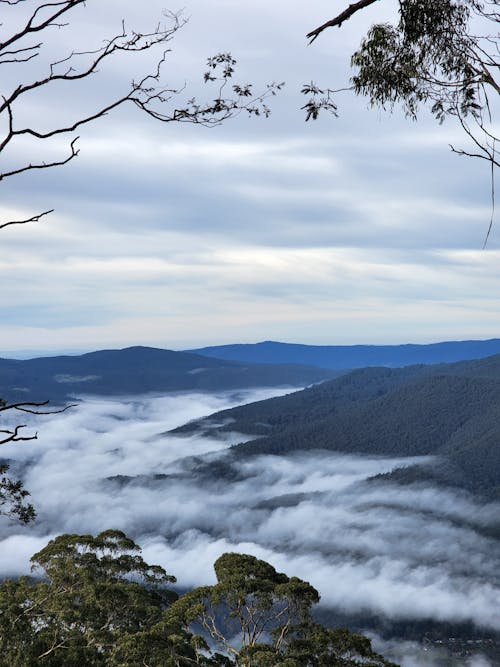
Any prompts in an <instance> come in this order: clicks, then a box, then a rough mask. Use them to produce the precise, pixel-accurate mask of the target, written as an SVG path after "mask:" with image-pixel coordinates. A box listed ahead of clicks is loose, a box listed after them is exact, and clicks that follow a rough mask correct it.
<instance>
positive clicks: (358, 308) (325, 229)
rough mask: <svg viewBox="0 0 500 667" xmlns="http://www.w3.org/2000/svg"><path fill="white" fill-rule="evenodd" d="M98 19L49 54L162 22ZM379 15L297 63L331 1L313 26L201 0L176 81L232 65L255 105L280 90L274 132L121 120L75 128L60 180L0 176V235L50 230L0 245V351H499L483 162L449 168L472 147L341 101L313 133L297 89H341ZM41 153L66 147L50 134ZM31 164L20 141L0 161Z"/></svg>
mask: <svg viewBox="0 0 500 667" xmlns="http://www.w3.org/2000/svg"><path fill="white" fill-rule="evenodd" d="M94 5H95V3H89V4H88V7H86V8H80V9H78V11H77V12H76V13H75V20H74V22H72V24H71V25H70V26H68V29H67V30H60V31H57V38H58V39H60V40H61V43H60V44H57V43H56V41H55V40H54V44H51V48H53V49H54V50H55V49H56V48H58V49H59V52H60V53H62V54H64V55H65V54H66V52H67V50H68V49H69V48H70V44H75V45H78V46H79V47H81V48H84V47H86V46H87V47H88V46H89V45H98V44H99V43H100V40H101V39H102V38H104V37H105V36H108V35H110V34H113V33H114V32H115V31H116V29H117V26H118V27H119V25H120V21H121V18H122V17H123V18H125V19H126V21H127V23H128V24H129V25H131V26H136V27H148V26H151V25H153V24H154V23H155V22H156V20H157V18H158V17H159V16H161V13H162V9H163V7H162V0H152V1H151V2H149V3H148V11H147V15H146V14H145V12H144V9H143V8H141V10H140V11H138V9H137V5H136V3H133V2H131V1H128V0H127V2H123V1H122V2H120V3H118V2H117V1H116V0H110V2H108V3H106V6H105V7H101V6H99V5H96V6H94ZM9 11H10V12H11V13H14V12H15V11H16V10H14V9H11V10H9ZM382 11H383V10H382V9H380V8H378V5H377V9H376V10H375V9H374V10H373V11H371V10H370V11H369V12H368V13H366V14H365V15H362V14H360V15H359V16H358V17H357V18H356V19H355V20H354V19H353V21H350V22H348V23H346V25H345V27H343V29H342V30H341V31H336V32H334V33H333V32H332V33H331V34H325V36H324V37H323V38H321V39H320V40H318V41H317V42H315V44H314V45H313V46H311V47H306V40H305V38H304V35H305V33H306V32H307V30H308V29H310V28H311V26H312V25H314V23H317V22H321V21H322V20H324V19H325V18H326V17H327V16H329V13H330V12H331V3H329V2H326V0H321V1H320V2H318V3H316V4H315V13H314V16H311V8H310V7H308V6H305V5H304V6H302V7H300V6H299V7H296V8H294V12H290V11H289V6H288V4H287V3H285V2H284V0H279V1H277V2H273V3H263V2H259V3H257V5H256V4H255V3H252V4H251V5H249V4H248V3H236V4H235V3H230V2H227V1H225V0H218V1H217V2H211V3H206V2H202V1H201V0H191V2H190V3H189V4H188V5H187V7H186V15H188V16H190V21H189V23H188V24H187V25H186V26H185V27H184V28H183V29H182V30H181V31H179V33H178V34H177V35H176V37H175V39H174V41H173V42H172V44H171V45H172V49H173V51H172V53H171V54H169V55H168V62H167V66H166V68H165V72H164V74H165V78H166V81H167V82H168V83H169V85H172V86H182V85H184V83H185V84H186V96H190V95H191V94H197V95H198V96H199V97H201V98H202V99H203V98H204V97H206V96H207V95H209V92H208V91H207V90H206V87H204V86H203V84H202V83H201V79H202V77H201V75H202V72H203V67H204V60H205V58H206V56H208V55H211V54H213V53H215V52H218V51H221V50H222V51H226V50H231V51H233V53H234V55H235V56H236V57H237V58H238V59H239V62H240V66H239V69H238V74H237V79H238V81H251V82H253V83H254V86H255V89H256V90H258V89H261V88H263V87H265V85H266V84H267V83H268V82H269V81H270V80H273V79H275V80H279V81H281V80H283V79H285V80H286V81H287V85H286V87H285V89H284V90H283V92H282V93H281V94H280V95H279V96H278V97H277V98H276V99H274V100H273V105H272V106H273V115H272V117H271V118H270V119H269V120H255V119H254V120H250V119H245V118H243V117H239V118H238V119H235V120H234V121H232V122H230V123H227V124H225V125H223V126H221V127H219V128H214V129H212V130H207V129H206V128H203V127H192V126H187V125H182V126H179V125H176V124H168V125H166V126H162V125H158V124H155V123H154V122H153V121H152V120H151V119H146V118H143V117H141V116H140V114H138V113H137V112H136V111H137V110H134V109H132V108H130V109H123V110H121V111H120V112H119V113H117V114H115V115H110V116H109V117H107V118H105V119H103V120H102V121H100V122H99V123H97V124H95V125H93V126H89V127H88V128H82V132H81V135H82V136H81V140H80V145H81V154H80V156H79V158H78V160H75V161H74V162H72V163H71V164H70V165H68V166H67V167H65V168H62V169H58V170H53V171H50V172H43V171H42V172H37V173H36V174H31V175H29V174H28V175H25V176H23V177H19V178H12V179H8V180H6V181H5V183H3V184H2V202H1V205H0V217H1V218H2V219H3V218H5V219H10V218H12V217H13V216H22V217H26V216H28V215H29V214H32V213H33V211H38V210H46V209H47V208H52V207H54V208H55V209H56V213H55V214H54V215H53V216H52V217H51V218H50V219H47V220H46V221H45V222H44V223H43V224H40V225H38V226H32V227H30V228H29V229H26V228H15V227H12V228H8V229H7V230H4V231H3V232H2V243H3V244H4V245H3V248H4V252H3V253H2V258H1V260H0V279H1V280H2V284H3V285H4V286H8V289H4V290H2V325H3V326H2V331H1V332H0V350H2V352H3V353H4V354H6V353H8V352H15V351H16V350H21V349H23V348H29V349H31V350H33V349H36V348H38V349H39V350H49V349H58V350H61V349H63V348H70V349H90V348H93V347H97V348H99V347H103V346H104V345H106V346H126V345H130V344H152V345H157V346H160V347H178V348H186V347H198V346H201V345H207V344H213V343H224V342H234V341H236V340H242V341H255V340H259V339H269V338H272V339H282V340H287V341H291V342H297V341H303V342H310V343H331V344H333V343H356V342H365V343H376V342H385V343H391V342H392V343H399V342H403V341H409V340H411V341H414V342H424V341H435V340H439V339H450V338H458V339H463V338H481V337H492V336H496V335H498V331H499V327H500V315H499V314H498V308H497V307H496V305H497V304H496V294H497V293H498V289H497V287H498V285H497V284H498V282H499V279H500V275H499V272H498V265H499V262H498V242H497V236H496V227H494V230H493V236H492V238H491V241H490V244H489V249H488V251H487V252H480V251H479V248H480V246H481V243H482V240H483V237H484V233H485V231H486V228H487V225H488V221H489V215H490V210H489V199H488V188H489V182H488V178H487V173H486V169H484V170H483V169H481V165H480V164H476V163H474V162H472V161H467V160H461V161H460V160H458V158H456V157H454V156H452V155H451V154H449V153H448V152H447V149H446V146H447V144H448V143H454V144H457V145H460V143H461V139H462V137H461V134H460V132H459V131H458V130H457V129H456V128H455V127H453V125H452V124H445V126H444V127H438V126H436V125H435V124H434V123H433V122H432V121H431V120H430V119H428V118H426V117H425V116H424V117H423V118H422V120H421V121H420V122H419V123H418V124H409V123H407V122H406V121H405V120H403V119H402V118H401V117H400V116H399V115H398V114H397V113H396V115H395V116H394V117H390V118H389V117H385V116H381V115H380V114H377V113H376V112H373V111H369V110H367V109H366V108H365V104H364V102H363V101H361V100H360V99H353V98H352V97H351V96H349V95H345V96H344V97H341V98H340V99H339V105H340V109H341V115H340V118H339V119H332V118H324V119H323V120H320V121H318V122H317V123H308V124H306V123H304V116H303V112H301V111H300V107H301V105H302V104H303V103H304V100H303V99H302V98H301V96H300V93H299V90H300V87H301V84H303V83H304V82H305V81H309V80H311V79H314V80H317V81H318V82H320V83H321V84H324V85H330V86H334V87H338V86H342V85H343V84H345V83H346V81H347V77H348V74H347V69H346V68H347V63H348V60H349V54H350V53H351V51H352V50H353V49H354V48H355V46H356V45H357V43H358V42H359V38H360V35H361V34H362V31H363V29H364V28H366V26H367V25H369V24H370V22H371V21H373V20H375V19H378V20H381V19H382V20H383V19H386V18H390V16H386V15H383V14H382ZM276 25H279V26H280V31H279V37H277V33H276V30H275V26H276ZM146 65H147V63H144V62H142V61H140V62H136V61H135V59H134V60H130V59H120V58H117V59H116V60H113V61H110V62H109V67H104V66H103V68H102V71H101V73H100V74H99V76H98V77H95V78H94V79H93V80H92V81H91V82H89V85H88V86H87V85H85V86H84V87H83V88H82V89H78V91H76V90H75V88H73V89H72V90H71V92H70V91H69V89H68V88H63V87H60V88H59V87H54V88H53V89H51V90H50V94H49V95H47V96H44V95H42V96H38V97H36V98H33V99H32V100H31V99H30V100H29V104H28V105H27V108H26V109H25V112H24V113H25V116H26V118H28V117H29V115H30V114H31V113H34V114H35V115H36V118H37V119H41V121H42V123H45V124H47V123H50V122H52V121H55V120H57V118H58V116H59V114H62V113H63V112H64V113H65V114H67V115H68V117H70V118H73V117H74V116H75V115H76V114H78V112H79V111H80V110H81V109H82V108H84V107H85V106H86V105H89V104H90V105H92V104H94V103H97V102H102V101H105V100H106V99H107V96H108V95H109V94H110V93H111V92H112V91H117V90H119V89H121V88H120V87H122V86H126V85H127V84H128V82H129V80H130V78H131V77H132V76H134V75H135V74H136V71H135V70H136V69H137V70H140V69H141V68H142V67H145V66H146ZM15 75H18V70H15ZM15 75H14V76H13V78H12V84H15V83H16V81H15ZM7 82H8V79H6V85H7ZM23 119H24V116H23ZM50 150H51V151H53V154H54V155H59V154H60V153H59V152H58V151H63V152H65V151H66V147H65V145H64V144H63V143H61V141H60V140H59V139H58V140H57V142H56V143H55V145H54V146H53V147H52V148H51V149H50ZM33 151H35V148H34V147H33V146H31V145H30V144H24V143H23V144H22V145H21V146H19V148H18V151H17V153H16V154H15V155H12V156H10V158H9V159H12V160H13V162H15V161H16V159H17V158H19V159H20V158H22V157H23V156H24V157H26V158H28V159H34V157H35V154H34V152H33ZM36 151H38V148H37V149H36ZM51 154H52V153H51ZM201 335H202V338H200V336H201Z"/></svg>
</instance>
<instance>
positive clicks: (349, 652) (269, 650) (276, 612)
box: [165, 553, 390, 667]
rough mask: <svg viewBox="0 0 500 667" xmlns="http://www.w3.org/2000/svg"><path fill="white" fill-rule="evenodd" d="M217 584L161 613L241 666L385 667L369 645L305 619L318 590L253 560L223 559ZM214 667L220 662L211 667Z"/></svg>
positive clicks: (232, 556)
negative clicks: (193, 632) (220, 650)
mask: <svg viewBox="0 0 500 667" xmlns="http://www.w3.org/2000/svg"><path fill="white" fill-rule="evenodd" d="M214 569H215V574H216V576H217V583H216V584H215V585H214V586H203V587H201V588H197V589H195V590H193V591H191V592H189V593H186V594H185V595H183V596H182V597H181V598H179V600H177V601H176V602H174V603H173V604H172V605H171V606H170V607H169V608H168V609H167V611H166V612H165V618H166V619H167V620H168V621H169V622H173V623H176V624H180V625H182V626H183V627H184V628H185V630H186V631H192V630H198V631H200V632H203V633H205V635H206V636H207V637H209V638H210V640H211V641H212V642H215V645H218V646H220V647H221V648H222V649H223V651H224V652H225V653H226V654H227V655H228V656H230V657H231V660H232V662H231V663H230V664H235V665H238V666H240V667H326V666H327V665H328V666H329V667H335V666H337V665H338V666H339V667H340V666H341V665H342V666H345V667H348V666H349V667H350V666H352V667H354V666H355V665H361V664H363V665H369V666H371V667H382V666H384V665H387V666H390V663H388V662H386V661H385V660H384V659H383V658H382V657H381V656H379V655H378V654H376V653H375V652H373V651H372V649H371V645H370V642H369V640H368V639H367V638H366V637H362V636H360V635H354V634H352V633H350V632H349V631H348V630H328V629H327V628H324V627H323V626H321V625H319V624H316V623H313V622H312V620H311V615H310V611H311V607H312V606H313V605H314V604H316V603H317V602H319V593H318V591H317V590H316V589H315V588H314V587H313V586H311V584H309V583H307V582H306V581H303V580H302V579H299V578H297V577H288V576H287V575H286V574H283V573H280V572H277V571H276V570H275V569H274V567H273V566H272V565H270V564H269V563H266V562H265V561H263V560H259V559H257V558H255V557H254V556H250V555H246V554H237V553H227V554H223V555H222V556H221V557H220V558H219V559H218V560H217V561H216V562H215V564H214ZM216 664H218V663H216Z"/></svg>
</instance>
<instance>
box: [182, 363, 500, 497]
mask: <svg viewBox="0 0 500 667" xmlns="http://www.w3.org/2000/svg"><path fill="white" fill-rule="evenodd" d="M193 431H201V432H205V433H206V434H210V435H217V434H218V433H223V432H225V431H232V432H237V433H243V434H248V435H253V436H255V438H254V439H253V440H250V441H249V442H244V443H242V444H240V445H236V446H235V447H233V448H232V450H231V456H230V458H229V459H228V460H226V462H225V463H224V466H225V468H224V469H222V468H221V465H220V463H217V464H216V466H218V469H217V470H216V471H214V475H215V474H216V475H218V476H220V475H221V474H222V475H225V476H228V477H229V478H230V476H231V474H232V473H231V457H235V460H238V461H239V460H241V458H242V457H248V456H253V455H259V454H275V455H281V454H287V453H290V452H292V451H297V450H301V451H307V450H314V449H326V450H332V451H338V452H344V453H350V454H370V455H387V456H396V457H404V456H419V455H431V456H434V457H435V458H434V459H432V462H431V463H429V464H426V465H424V466H411V467H408V468H403V469H400V470H396V471H394V472H393V473H390V474H389V475H388V477H389V478H391V479H392V480H393V481H398V482H400V483H404V484H407V483H411V482H425V481H430V480H432V481H434V482H438V483H439V484H444V485H451V486H454V487H459V488H463V489H466V490H468V491H470V492H472V493H475V494H480V495H484V496H486V497H489V498H496V499H500V355H495V356H492V357H488V358H486V359H482V360H475V361H467V362H459V363H455V364H439V365H431V366H422V365H419V366H410V367H406V368H401V369H389V368H365V369H363V370H356V371H353V372H351V373H348V374H345V375H343V376H341V377H339V378H337V379H335V380H331V381H328V382H324V383H323V384H320V385H317V386H314V387H311V388H308V389H305V390H303V391H300V392H296V393H293V394H289V395H287V396H283V397H280V398H273V399H269V400H266V401H259V402H257V403H252V404H249V405H244V406H241V407H237V408H233V409H231V410H225V411H222V412H219V413H216V414H215V415H211V416H209V417H206V418H204V419H201V420H198V421H195V422H192V423H190V424H187V425H185V426H183V427H180V428H178V429H176V433H178V434H181V433H191V432H193ZM236 469H237V466H235V470H236ZM386 477H387V476H386Z"/></svg>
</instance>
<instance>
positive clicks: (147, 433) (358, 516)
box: [0, 389, 500, 667]
mask: <svg viewBox="0 0 500 667" xmlns="http://www.w3.org/2000/svg"><path fill="white" fill-rule="evenodd" d="M280 393H281V394H282V393H285V391H284V390H274V391H273V390H269V389H266V390H255V391H245V392H232V393H226V394H217V395H211V394H201V393H200V394H181V395H168V396H162V397H158V396H142V397H136V398H127V399H113V400H102V399H100V398H92V397H87V398H85V400H84V401H83V402H82V403H80V404H79V405H78V407H77V408H75V409H72V410H70V411H68V412H66V413H64V414H60V415H54V416H49V417H44V418H40V419H39V421H38V422H37V423H36V424H35V425H34V426H35V427H36V428H37V429H38V431H39V439H38V440H36V441H32V442H27V443H20V444H10V445H7V446H4V447H3V450H2V451H3V456H4V458H6V459H10V460H11V461H12V471H13V473H17V474H19V475H20V476H22V478H23V479H24V481H25V485H26V488H27V489H28V490H29V491H30V492H31V496H32V498H31V499H32V502H33V503H34V505H35V506H36V509H37V512H38V517H37V520H36V522H35V523H34V524H33V525H31V526H28V527H23V526H20V525H18V524H15V523H12V522H10V521H9V520H7V519H6V518H5V517H3V518H2V521H1V524H0V537H1V541H2V544H1V549H0V573H1V575H2V576H4V577H5V576H16V575H19V574H23V573H26V572H28V570H29V557H30V556H31V555H32V554H33V553H34V552H36V551H37V550H39V549H40V548H41V547H42V546H44V545H45V544H46V543H47V541H48V540H49V539H50V538H51V537H53V536H55V535H57V534H60V533H97V532H99V531H101V530H103V529H106V528H117V529H121V530H123V531H125V532H126V533H128V534H129V535H131V536H132V537H133V538H134V539H135V540H136V541H137V542H138V543H139V544H140V545H141V546H142V547H143V553H144V556H145V558H146V560H148V561H149V562H151V563H157V564H160V565H162V566H163V567H165V569H166V570H167V571H168V572H170V573H172V574H174V575H175V576H176V577H177V579H178V585H179V586H180V587H181V588H188V587H192V586H196V585H200V584H210V583H213V582H214V581H215V578H214V573H213V570H212V564H213V562H214V561H215V560H216V558H218V557H219V556H220V555H221V554H222V553H223V552H227V551H239V552H245V553H251V554H254V555H255V556H257V557H259V558H263V559H265V560H267V561H269V562H271V563H272V564H273V565H274V566H275V567H276V568H277V569H279V570H281V571H284V572H286V573H288V574H289V575H297V576H299V577H301V578H304V579H306V580H308V581H310V582H311V583H312V584H313V585H314V586H315V587H316V588H317V589H318V590H319V591H320V593H321V596H322V605H323V607H324V608H334V609H336V610H337V611H338V612H339V613H340V614H345V615H350V614H351V615H361V616H362V615H372V616H373V615H375V616H380V617H383V618H387V619H388V620H390V621H406V620H408V621H410V620H411V619H416V620H422V621H424V620H426V619H435V620H436V621H441V622H450V623H474V624H475V625H477V626H478V627H480V628H484V630H485V632H486V633H487V632H491V631H500V604H499V599H500V579H499V574H498V573H499V572H500V555H499V549H498V540H497V536H498V535H500V530H499V529H500V521H499V517H500V512H499V510H500V507H499V506H498V505H497V504H479V503H477V502H476V501H474V500H473V499H472V498H471V497H468V496H466V495H465V494H461V493H458V492H457V493H454V492H452V491H449V490H443V489H438V488H432V487H430V486H413V487H401V486H396V485H393V484H388V483H383V484H382V483H380V482H377V483H374V482H372V481H367V480H368V479H369V478H370V477H372V476H374V475H377V474H379V473H383V472H387V471H389V470H392V469H393V468H394V467H397V466H401V465H408V464H409V463H415V462H418V461H421V462H422V464H425V463H428V461H427V460H426V459H394V458H371V457H366V456H365V457H353V456H345V455H340V454H335V453H332V452H324V451H317V452H312V453H311V452H307V453H306V454H305V453H304V454H301V453H297V454H294V455H289V456H284V457H278V456H259V457H256V458H253V459H246V460H242V461H234V459H233V458H231V462H230V464H228V462H227V461H226V458H227V455H226V450H227V448H228V447H229V446H230V445H231V444H233V443H237V442H241V441H242V440H243V439H244V437H243V436H241V435H239V434H237V433H233V434H230V435H228V436H227V438H226V439H224V440H221V439H214V438H209V437H203V436H202V435H191V436H189V437H179V436H174V435H172V434H169V433H168V431H169V430H171V429H173V428H175V427H176V426H179V425H181V424H184V423H186V422H187V421H189V420H192V419H195V418H198V417H201V416H203V415H207V414H210V413H212V412H215V411H218V410H222V409H225V408H228V407H232V406H234V405H236V404H240V403H243V402H250V401H253V400H260V399H263V398H266V397H269V396H271V395H278V394H280ZM219 469H220V470H221V471H222V472H223V474H221V475H220V476H216V475H214V470H219ZM376 641H377V642H378V645H380V646H381V647H383V646H385V644H384V640H382V639H380V638H379V639H377V640H376ZM402 646H403V645H401V644H400V649H399V650H400V651H401V650H403V649H402V648H401V647H402ZM404 646H405V647H406V648H404V658H402V657H400V656H398V659H399V660H400V661H402V664H404V665H405V667H412V666H413V665H417V664H420V665H422V664H424V662H422V657H421V654H420V657H417V658H414V657H412V655H413V653H415V651H416V654H418V650H419V649H418V647H416V645H415V646H414V647H413V649H412V645H411V644H410V643H406V644H405V645H404ZM412 651H413V653H412ZM426 660H427V662H426V663H425V664H429V665H445V664H450V665H452V664H457V665H458V664H460V665H470V666H471V667H472V666H473V665H474V666H475V667H484V666H485V665H488V664H490V663H489V662H488V661H487V660H486V659H485V658H483V657H481V656H477V657H474V658H467V659H466V660H465V661H464V660H462V661H461V662H449V663H448V662H443V660H444V658H443V657H442V655H441V654H440V653H439V652H438V653H435V651H434V649H433V648H430V649H429V651H427V652H426ZM485 660H486V661H485Z"/></svg>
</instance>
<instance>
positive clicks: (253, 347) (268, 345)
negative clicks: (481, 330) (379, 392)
mask: <svg viewBox="0 0 500 667" xmlns="http://www.w3.org/2000/svg"><path fill="white" fill-rule="evenodd" d="M186 352H191V353H196V354H201V355H202V356H206V357H209V358H214V357H215V358H218V359H225V360H226V361H240V362H245V363H269V362H271V361H272V362H273V363H302V364H306V365H316V366H319V367H321V368H332V369H335V370H347V369H349V370H350V369H353V368H365V367H367V366H389V367H400V366H409V365H413V364H433V363H453V362H455V361H466V360H468V359H479V358H484V357H488V356H491V355H493V354H500V339H499V338H490V339H487V340H463V341H441V342H437V343H423V344H417V343H403V344H400V345H304V344H302V343H281V342H279V341H271V340H268V341H262V342H259V343H235V344H232V345H216V346H209V347H201V348H195V349H191V350H186Z"/></svg>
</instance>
